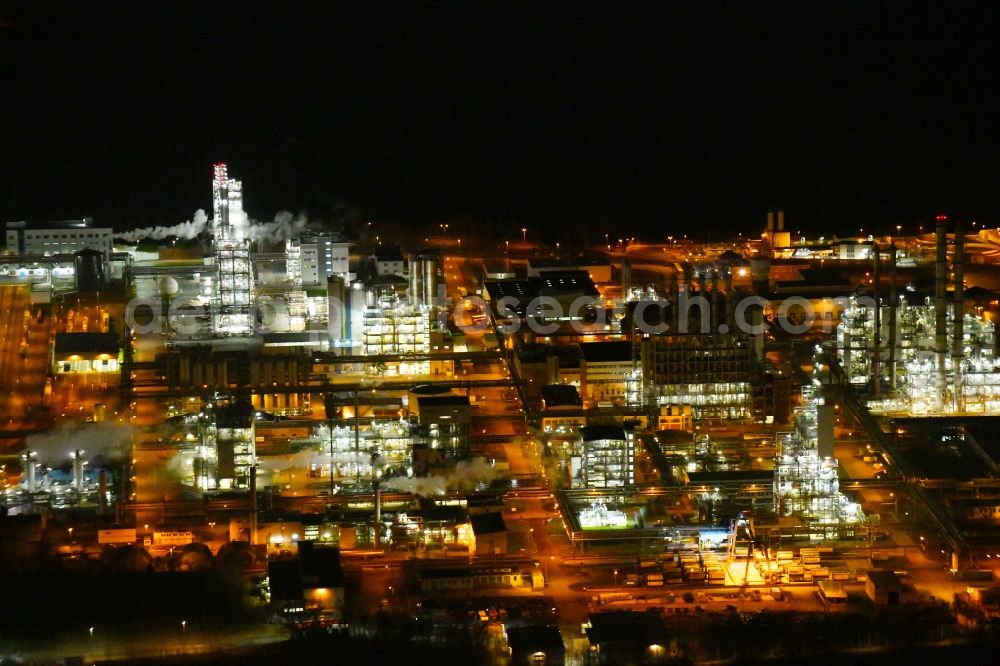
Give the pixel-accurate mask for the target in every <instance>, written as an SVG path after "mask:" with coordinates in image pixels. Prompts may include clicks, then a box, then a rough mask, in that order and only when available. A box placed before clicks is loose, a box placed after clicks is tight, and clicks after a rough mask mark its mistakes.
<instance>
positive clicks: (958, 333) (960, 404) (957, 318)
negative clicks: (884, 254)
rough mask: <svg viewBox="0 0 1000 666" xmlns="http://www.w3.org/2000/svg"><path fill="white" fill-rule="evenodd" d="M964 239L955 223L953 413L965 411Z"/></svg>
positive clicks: (959, 225) (952, 353)
mask: <svg viewBox="0 0 1000 666" xmlns="http://www.w3.org/2000/svg"><path fill="white" fill-rule="evenodd" d="M964 273H965V237H964V230H963V229H962V223H961V222H956V223H955V292H954V297H953V298H952V316H953V317H954V331H953V334H952V337H953V339H952V352H951V365H952V367H953V368H954V372H955V381H954V382H953V383H954V386H955V411H956V412H959V413H961V412H964V411H965V397H964V396H963V395H962V390H963V387H962V382H963V377H962V358H963V357H964V356H965V339H964V338H965V302H964V301H965V284H964V280H965V275H964Z"/></svg>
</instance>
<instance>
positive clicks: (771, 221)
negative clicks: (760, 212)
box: [767, 210, 774, 233]
mask: <svg viewBox="0 0 1000 666" xmlns="http://www.w3.org/2000/svg"><path fill="white" fill-rule="evenodd" d="M767 231H769V232H771V233H774V211H773V210H769V211H767Z"/></svg>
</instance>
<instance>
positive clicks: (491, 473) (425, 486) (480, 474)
mask: <svg viewBox="0 0 1000 666" xmlns="http://www.w3.org/2000/svg"><path fill="white" fill-rule="evenodd" d="M498 476H500V474H499V473H498V472H497V470H496V469H495V468H494V467H492V466H491V465H490V464H489V463H488V462H486V459H485V458H470V459H469V460H463V461H461V462H459V463H458V464H457V465H455V467H454V468H452V469H451V470H449V471H448V473H447V474H445V475H443V476H441V475H433V476H428V477H393V478H391V479H385V480H384V481H383V482H382V487H383V488H386V489H388V490H396V491H399V492H406V493H413V494H414V495H420V496H422V497H428V496H431V495H443V494H444V493H445V492H447V491H449V490H456V491H466V492H467V491H472V490H476V488H477V487H478V486H480V484H486V485H488V484H489V483H490V482H491V481H493V480H494V479H496V478H497V477H498Z"/></svg>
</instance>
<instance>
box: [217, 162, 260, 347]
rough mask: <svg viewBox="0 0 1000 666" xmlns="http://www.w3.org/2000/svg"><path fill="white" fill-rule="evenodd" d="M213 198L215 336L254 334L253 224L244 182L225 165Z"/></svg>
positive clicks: (220, 168) (218, 175) (218, 169)
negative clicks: (246, 208) (245, 208)
mask: <svg viewBox="0 0 1000 666" xmlns="http://www.w3.org/2000/svg"><path fill="white" fill-rule="evenodd" d="M212 199H213V204H214V212H215V218H214V220H213V223H214V243H213V244H214V249H215V262H216V268H217V270H218V276H217V283H216V289H217V292H218V297H219V310H218V312H217V313H216V315H215V322H214V323H215V333H216V334H217V335H223V336H245V335H253V332H254V312H253V293H254V280H253V264H252V263H251V259H250V240H249V233H248V232H249V222H248V220H247V216H246V213H245V212H244V211H243V183H242V182H241V181H238V180H235V179H232V178H229V175H228V172H227V170H226V165H225V164H216V165H215V178H214V180H213V182H212Z"/></svg>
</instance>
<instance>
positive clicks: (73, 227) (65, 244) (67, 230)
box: [7, 217, 112, 261]
mask: <svg viewBox="0 0 1000 666" xmlns="http://www.w3.org/2000/svg"><path fill="white" fill-rule="evenodd" d="M93 221H94V220H93V218H89V217H85V218H83V219H80V220H60V221H56V222H24V221H18V222H8V223H7V254H16V255H39V256H51V255H55V254H75V253H77V252H79V251H80V250H83V249H90V250H97V251H98V252H101V253H102V254H103V255H104V259H105V261H108V260H110V259H111V251H112V250H111V246H112V238H111V234H112V229H111V228H109V227H104V228H97V227H92V226H90V225H91V224H93Z"/></svg>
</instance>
